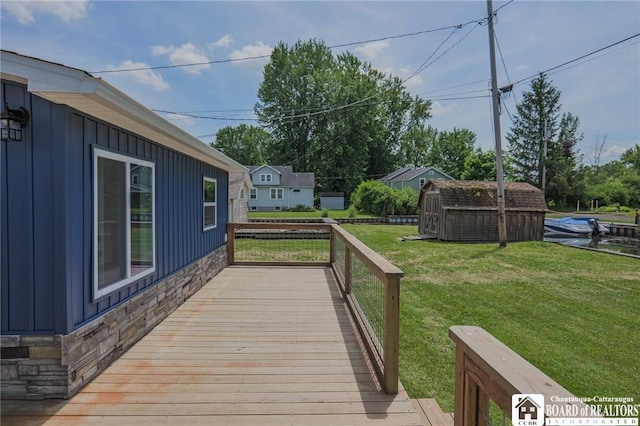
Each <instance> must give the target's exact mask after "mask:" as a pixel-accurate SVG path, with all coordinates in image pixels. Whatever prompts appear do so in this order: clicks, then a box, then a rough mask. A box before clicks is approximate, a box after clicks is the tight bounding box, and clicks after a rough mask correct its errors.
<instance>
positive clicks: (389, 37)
mask: <svg viewBox="0 0 640 426" xmlns="http://www.w3.org/2000/svg"><path fill="white" fill-rule="evenodd" d="M511 1H513V0H511ZM509 3H511V2H509ZM507 4H508V3H507ZM504 6H506V5H504ZM504 6H502V7H504ZM498 10H499V9H498ZM496 12H497V11H496ZM474 22H477V20H471V21H468V22H465V23H463V24H456V25H448V26H445V27H438V28H432V29H428V30H422V31H415V32H410V33H404V34H399V35H392V36H386V37H379V38H373V39H368V40H361V41H354V42H349V43H341V44H334V45H331V46H328V48H329V49H339V48H342V47H349V46H356V45H361V44H368V43H375V42H379V41H386V40H394V39H399V38H405V37H414V36H418V35H423V34H429V33H433V32H437V31H444V30H448V29H456V28H462V27H464V26H466V25H468V24H471V23H474ZM269 57H271V54H268V55H254V56H247V57H244V58H235V59H234V58H230V59H219V60H215V61H202V62H191V63H188V64H173V65H158V66H145V67H135V68H125V69H109V70H100V71H90V72H89V73H90V74H113V73H122V72H133V71H150V70H160V69H172V68H186V67H196V66H203V65H215V64H226V63H233V62H242V61H250V60H257V59H266V58H269Z"/></svg>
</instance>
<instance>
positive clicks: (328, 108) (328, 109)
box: [255, 40, 431, 193]
mask: <svg viewBox="0 0 640 426" xmlns="http://www.w3.org/2000/svg"><path fill="white" fill-rule="evenodd" d="M258 98H259V100H260V102H259V103H258V104H256V106H255V112H256V115H257V116H258V120H259V121H260V123H261V124H262V125H264V126H265V127H266V128H267V129H269V131H270V133H271V134H272V135H273V137H274V139H275V143H274V145H273V148H274V149H273V151H272V154H273V161H274V162H277V163H280V164H287V165H292V166H293V168H294V169H295V170H297V171H300V172H314V173H315V174H316V179H317V183H318V186H319V189H320V190H321V191H343V192H345V193H351V191H352V190H353V189H354V188H355V186H356V185H357V184H358V183H359V182H360V181H362V180H363V179H364V178H365V177H367V176H371V177H374V176H382V175H384V174H387V173H389V172H390V171H391V170H393V168H395V167H396V166H397V163H398V151H399V146H400V141H401V139H402V136H403V135H404V133H405V132H407V131H410V130H411V129H412V128H413V127H415V126H417V125H419V124H420V123H422V122H423V121H424V120H426V119H427V118H429V116H430V114H429V109H430V105H431V104H430V102H429V101H425V100H422V99H420V98H418V97H415V98H412V97H411V96H410V95H409V93H408V92H407V91H406V89H405V88H404V86H403V83H402V80H400V79H398V78H394V77H387V76H385V75H384V74H383V73H381V72H379V71H376V70H374V69H373V68H372V67H371V65H370V64H369V63H366V62H361V61H360V60H359V59H358V58H357V57H356V56H354V55H353V54H351V53H349V52H345V53H341V54H339V55H337V56H334V55H333V54H332V52H331V50H330V49H329V48H328V47H326V46H325V45H324V43H322V42H320V41H317V40H309V41H306V42H302V41H298V42H297V43H296V44H295V45H294V46H293V47H289V46H288V45H287V44H285V43H279V44H278V46H276V48H275V49H274V51H273V53H272V55H271V60H270V62H269V63H268V64H267V65H266V66H265V68H264V80H263V82H262V83H261V84H260V87H259V89H258Z"/></svg>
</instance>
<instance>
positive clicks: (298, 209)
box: [289, 204, 316, 212]
mask: <svg viewBox="0 0 640 426" xmlns="http://www.w3.org/2000/svg"><path fill="white" fill-rule="evenodd" d="M289 211H290V212H314V211H316V210H315V209H314V208H313V207H307V206H305V205H304V204H297V205H296V206H295V207H291V208H290V209H289Z"/></svg>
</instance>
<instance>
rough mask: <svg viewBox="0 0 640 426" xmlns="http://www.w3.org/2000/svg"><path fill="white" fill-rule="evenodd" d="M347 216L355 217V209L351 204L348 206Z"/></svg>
mask: <svg viewBox="0 0 640 426" xmlns="http://www.w3.org/2000/svg"><path fill="white" fill-rule="evenodd" d="M347 214H348V215H349V217H351V218H353V217H356V208H355V206H354V205H353V204H351V205H350V206H349V208H348V209H347Z"/></svg>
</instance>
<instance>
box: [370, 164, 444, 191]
mask: <svg viewBox="0 0 640 426" xmlns="http://www.w3.org/2000/svg"><path fill="white" fill-rule="evenodd" d="M429 179H440V180H453V178H452V177H451V176H449V175H448V174H446V173H445V172H443V171H441V170H439V169H437V168H435V167H418V168H415V169H412V168H410V167H404V168H401V169H398V170H396V171H394V172H392V173H389V174H388V175H386V176H385V177H383V178H382V179H380V181H381V182H382V183H384V184H385V185H387V186H390V187H392V188H396V189H403V188H406V187H410V188H413V189H415V190H416V191H420V189H421V188H422V187H423V186H424V184H425V183H427V182H428V181H429Z"/></svg>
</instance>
